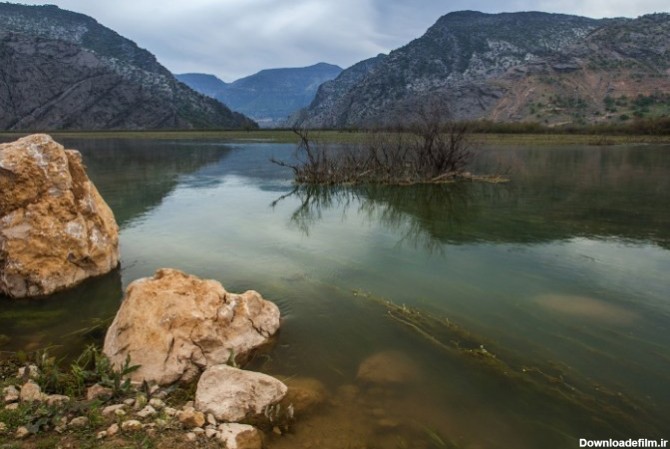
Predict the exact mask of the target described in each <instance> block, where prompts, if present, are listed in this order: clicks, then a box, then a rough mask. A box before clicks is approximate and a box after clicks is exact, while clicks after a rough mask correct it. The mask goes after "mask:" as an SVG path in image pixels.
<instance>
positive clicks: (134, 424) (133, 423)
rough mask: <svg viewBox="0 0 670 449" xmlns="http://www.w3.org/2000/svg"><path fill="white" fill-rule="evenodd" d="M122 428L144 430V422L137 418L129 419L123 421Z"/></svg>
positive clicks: (134, 430)
mask: <svg viewBox="0 0 670 449" xmlns="http://www.w3.org/2000/svg"><path fill="white" fill-rule="evenodd" d="M121 430H123V431H124V432H136V431H138V430H142V423H141V422H139V421H138V420H136V419H129V420H128V421H123V422H122V423H121Z"/></svg>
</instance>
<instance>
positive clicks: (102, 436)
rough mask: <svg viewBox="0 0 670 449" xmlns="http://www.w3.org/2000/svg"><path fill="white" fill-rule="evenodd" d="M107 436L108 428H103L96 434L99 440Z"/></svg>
mask: <svg viewBox="0 0 670 449" xmlns="http://www.w3.org/2000/svg"><path fill="white" fill-rule="evenodd" d="M106 436H107V431H106V430H101V431H100V432H98V433H97V434H96V435H95V438H96V439H98V440H102V439H103V438H105V437H106Z"/></svg>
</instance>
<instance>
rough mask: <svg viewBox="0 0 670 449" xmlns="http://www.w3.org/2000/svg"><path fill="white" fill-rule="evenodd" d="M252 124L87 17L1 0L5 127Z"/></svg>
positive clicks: (1, 114)
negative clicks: (188, 85)
mask: <svg viewBox="0 0 670 449" xmlns="http://www.w3.org/2000/svg"><path fill="white" fill-rule="evenodd" d="M255 126H256V124H255V123H254V122H253V121H252V120H250V119H248V118H247V117H245V116H243V115H242V114H239V113H234V112H232V111H230V109H228V108H227V107H226V106H224V105H223V104H221V103H219V102H217V101H214V100H212V99H210V98H208V97H206V96H203V95H201V94H198V93H196V92H194V91H193V90H191V89H190V88H188V87H187V86H185V85H184V84H182V83H180V82H179V81H177V80H176V79H175V78H174V76H172V74H171V73H170V72H169V71H168V70H167V69H166V68H165V67H163V66H162V65H160V64H159V63H158V62H157V61H156V58H155V57H154V56H153V55H152V54H151V53H149V52H148V51H146V50H143V49H141V48H139V47H138V46H137V45H136V44H135V43H134V42H132V41H130V40H128V39H125V38H123V37H122V36H120V35H118V34H117V33H115V32H114V31H112V30H110V29H108V28H105V27H104V26H102V25H100V24H99V23H97V22H96V21H95V20H94V19H92V18H90V17H88V16H85V15H82V14H77V13H73V12H69V11H65V10H61V9H59V8H58V7H56V6H51V5H47V6H23V5H15V4H9V3H0V129H3V130H53V129H160V128H239V127H255Z"/></svg>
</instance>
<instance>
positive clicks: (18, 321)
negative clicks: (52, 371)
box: [0, 140, 670, 448]
mask: <svg viewBox="0 0 670 449" xmlns="http://www.w3.org/2000/svg"><path fill="white" fill-rule="evenodd" d="M66 143H67V144H68V146H69V147H73V148H77V149H79V150H80V151H81V152H82V153H83V155H84V160H85V162H86V164H87V166H88V169H89V175H90V177H91V178H92V179H93V181H94V182H95V183H96V185H97V186H98V189H99V190H100V192H101V194H102V195H103V197H104V198H105V199H106V200H107V202H108V203H109V204H110V206H111V207H112V209H113V210H114V213H115V215H116V217H117V221H118V222H119V225H120V227H121V252H122V266H121V269H120V270H119V271H117V272H115V273H112V274H110V275H108V276H104V277H102V278H100V279H95V280H92V281H89V282H86V283H85V284H84V285H82V286H80V287H78V288H76V289H74V290H72V291H70V292H67V293H62V294H58V295H55V296H54V297H53V298H49V299H48V300H41V301H20V302H19V301H17V302H10V301H1V302H0V334H3V335H4V336H5V337H4V338H3V337H2V336H0V344H2V345H3V346H2V347H0V349H12V350H14V349H27V350H30V349H36V348H41V347H44V346H46V345H49V344H53V343H56V342H57V343H59V344H61V349H60V350H61V351H63V352H64V353H67V352H73V351H75V350H77V348H79V347H81V346H82V345H83V344H84V343H85V342H86V341H87V340H89V339H94V340H95V339H97V340H100V339H101V335H100V333H97V334H96V333H95V332H93V333H90V332H89V333H86V332H77V331H79V330H81V329H83V328H87V327H90V326H93V325H94V324H95V323H96V322H98V321H99V320H104V319H108V318H109V317H111V316H113V315H114V313H115V312H116V310H117V308H118V306H119V303H120V299H121V296H122V289H123V288H124V287H125V286H127V285H128V283H130V282H131V281H133V280H134V279H137V278H138V277H141V276H149V275H151V274H152V273H153V272H154V271H155V270H156V269H157V268H160V267H174V268H179V269H182V270H184V271H186V272H189V273H193V274H196V275H198V276H201V277H206V278H214V279H217V280H219V281H221V282H222V283H223V284H224V286H225V287H226V289H228V290H230V291H243V290H246V289H255V290H258V291H260V292H261V293H262V294H263V295H264V296H265V297H266V298H268V299H271V300H273V301H275V302H276V303H277V304H278V305H279V307H280V309H281V311H282V314H283V317H284V323H283V326H282V330H281V334H280V336H279V339H278V343H277V345H276V347H275V348H274V349H273V350H272V352H271V353H269V354H268V355H266V356H264V357H260V358H259V359H257V360H255V361H254V366H253V367H254V368H255V369H261V370H263V371H266V372H269V373H272V374H277V375H284V376H298V377H314V378H317V379H319V380H320V381H322V382H323V383H324V384H325V386H326V387H327V389H328V391H329V393H330V398H331V401H330V402H329V403H328V404H327V405H326V406H324V407H323V408H322V409H321V410H319V411H318V412H317V413H314V414H312V415H310V416H305V417H302V418H301V419H299V420H298V422H297V423H296V425H295V427H294V429H293V432H292V433H290V434H288V435H284V436H282V437H278V436H273V437H271V439H270V441H269V445H270V447H271V448H289V447H315V448H316V447H319V448H349V447H351V448H374V447H380V448H409V447H411V448H431V447H435V448H440V447H458V448H511V447H515V448H536V447H549V448H554V447H555V448H563V447H565V448H569V447H578V439H579V438H661V437H663V438H668V437H669V436H670V421H669V420H668V419H667V416H668V414H669V413H670V351H669V350H668V347H670V332H669V330H670V329H669V327H670V295H669V294H670V276H669V275H668V273H670V207H668V205H670V147H661V146H635V147H633V146H615V147H561V148H546V147H541V148H536V149H534V148H512V147H505V148H484V149H482V151H481V154H480V156H479V158H478V160H477V165H478V168H477V171H483V172H486V171H497V172H500V171H503V172H508V173H509V177H510V178H511V179H512V182H510V183H509V184H504V185H486V184H466V185H457V186H448V185H439V186H418V187H402V188H390V187H385V188H380V187H377V188H355V189H337V190H325V189H297V190H294V187H293V186H292V184H291V181H290V179H291V176H290V175H291V174H290V172H287V171H285V170H284V169H282V168H280V167H278V166H275V165H272V164H271V163H269V162H268V160H269V158H270V157H271V156H276V157H279V158H289V157H290V155H291V153H292V151H293V147H292V146H291V145H279V144H265V143H244V144H224V143H217V142H213V141H196V142H183V141H181V142H169V141H128V140H120V141H116V140H104V141H103V140H100V141H94V140H80V141H69V142H66ZM377 299H384V300H390V301H392V302H393V303H395V304H398V305H406V306H407V307H413V308H416V309H418V310H420V311H421V312H422V313H424V314H430V316H433V317H438V318H440V319H444V318H448V319H449V320H450V322H451V323H453V324H457V325H458V326H459V327H460V329H462V330H463V331H464V332H467V333H468V335H469V337H467V338H465V337H464V338H465V340H467V341H468V342H471V341H476V342H477V343H481V344H482V345H484V349H485V350H486V353H485V354H486V355H487V357H491V354H494V355H495V357H496V358H495V359H493V360H494V361H496V362H497V361H503V362H504V365H499V364H497V363H487V361H490V359H488V358H484V360H482V358H483V356H482V352H483V351H482V352H479V351H481V348H474V349H475V351H470V352H468V351H466V350H463V351H458V350H444V348H440V347H439V346H437V345H435V344H434V342H433V341H431V340H430V339H428V338H426V336H425V335H422V334H420V333H418V332H416V331H415V330H413V329H411V328H409V327H407V326H404V325H403V324H401V323H399V322H397V321H394V320H392V319H390V318H389V316H388V314H387V313H386V309H385V307H384V306H383V305H381V304H380V303H379V302H378V301H377ZM433 331H435V330H434V329H433ZM435 332H436V333H437V334H439V330H438V331H435ZM434 334H435V333H434ZM435 335H436V334H435ZM463 335H464V334H463ZM453 338H454V337H453V335H452V336H451V337H447V339H446V341H443V342H444V343H446V344H447V346H449V347H451V348H455V347H456V342H454V341H453ZM449 339H451V340H449ZM443 340H444V339H443ZM465 340H464V342H463V343H464V344H465ZM466 349H473V348H466ZM386 350H394V351H400V352H402V353H404V354H406V355H407V356H409V357H410V358H411V359H412V361H413V363H414V364H415V365H416V367H417V368H418V370H419V372H420V381H419V382H416V383H413V384H408V385H404V386H402V387H399V388H375V387H369V386H365V385H361V384H360V383H357V381H356V373H357V370H358V366H359V364H360V363H361V361H363V360H364V359H365V358H367V357H368V356H370V355H372V354H375V353H377V352H380V351H386ZM501 366H502V368H501Z"/></svg>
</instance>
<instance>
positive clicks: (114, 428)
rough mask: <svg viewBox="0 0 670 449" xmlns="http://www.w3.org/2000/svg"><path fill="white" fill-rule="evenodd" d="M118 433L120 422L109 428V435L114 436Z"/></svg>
mask: <svg viewBox="0 0 670 449" xmlns="http://www.w3.org/2000/svg"><path fill="white" fill-rule="evenodd" d="M117 433H119V425H118V424H116V423H114V424H112V425H111V426H109V427H108V428H107V436H109V437H113V436H114V435H116V434H117Z"/></svg>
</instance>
